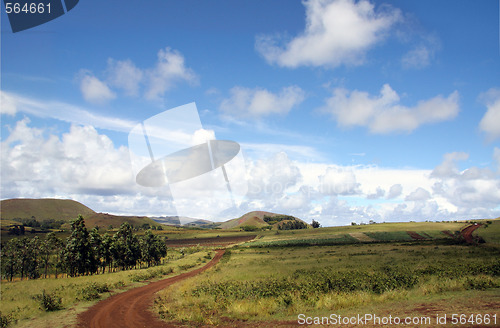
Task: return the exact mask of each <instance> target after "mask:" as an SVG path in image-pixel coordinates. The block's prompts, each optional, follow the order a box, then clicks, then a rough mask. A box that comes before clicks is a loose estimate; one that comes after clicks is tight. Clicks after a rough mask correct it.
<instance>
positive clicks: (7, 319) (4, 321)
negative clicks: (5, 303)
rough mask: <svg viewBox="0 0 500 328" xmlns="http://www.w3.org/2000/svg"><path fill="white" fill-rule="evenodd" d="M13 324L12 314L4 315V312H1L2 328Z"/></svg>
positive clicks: (0, 325) (0, 327)
mask: <svg viewBox="0 0 500 328" xmlns="http://www.w3.org/2000/svg"><path fill="white" fill-rule="evenodd" d="M11 322H12V314H8V315H3V314H2V312H0V328H6V327H8V326H9V325H10V323H11Z"/></svg>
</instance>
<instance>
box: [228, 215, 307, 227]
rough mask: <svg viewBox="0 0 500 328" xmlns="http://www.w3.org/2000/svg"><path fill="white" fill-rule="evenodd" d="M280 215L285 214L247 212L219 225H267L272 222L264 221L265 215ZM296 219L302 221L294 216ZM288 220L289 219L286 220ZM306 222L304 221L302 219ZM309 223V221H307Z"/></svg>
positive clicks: (274, 224)
mask: <svg viewBox="0 0 500 328" xmlns="http://www.w3.org/2000/svg"><path fill="white" fill-rule="evenodd" d="M265 216H267V217H280V216H283V214H276V213H272V212H265V211H252V212H249V213H247V214H244V215H242V216H241V217H239V218H236V219H232V220H229V221H226V222H222V223H220V224H219V227H220V228H221V229H234V228H239V227H243V226H253V227H257V228H260V227H265V226H269V225H270V224H269V223H267V222H265V221H264V217H265ZM294 219H295V220H298V221H302V220H300V219H297V218H294ZM285 221H288V220H285ZM285 221H281V222H279V223H273V224H271V225H272V226H276V225H279V224H282V223H283V222H285ZM302 222H304V221H302ZM304 223H305V222H304ZM306 224H307V223H306Z"/></svg>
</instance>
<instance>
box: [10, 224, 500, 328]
mask: <svg viewBox="0 0 500 328" xmlns="http://www.w3.org/2000/svg"><path fill="white" fill-rule="evenodd" d="M481 223H483V225H482V226H480V227H479V228H478V229H477V230H476V231H475V232H474V233H473V234H474V235H475V236H481V237H482V241H481V242H480V243H477V244H467V243H465V242H464V241H463V240H461V239H460V238H458V237H457V236H458V235H457V232H458V231H460V230H462V229H463V228H464V227H466V226H468V225H469V224H467V223H465V222H438V223H436V222H418V223H414V222H409V223H384V224H371V225H361V226H345V227H331V228H320V229H311V228H310V229H303V230H288V231H277V230H271V231H258V232H243V231H238V229H233V230H197V229H179V228H172V229H169V230H165V231H157V232H156V233H157V234H161V235H162V236H167V237H168V243H170V246H169V253H168V254H169V256H168V258H166V259H164V264H163V265H160V266H157V267H153V268H149V269H140V270H129V271H118V272H115V273H109V274H103V275H96V276H81V277H75V278H63V279H61V278H60V279H54V278H50V279H37V280H24V281H14V282H4V281H3V282H2V286H1V289H2V290H1V292H2V293H1V295H2V298H1V308H2V310H1V311H2V316H3V317H4V318H8V319H10V320H11V326H13V327H28V326H29V327H34V326H36V327H51V328H56V327H69V326H74V325H76V323H77V315H78V314H79V313H82V312H84V311H85V310H86V309H87V308H88V307H89V306H91V305H93V304H96V303H97V302H98V301H99V300H102V299H105V298H107V297H109V296H110V295H111V294H116V293H121V292H124V291H126V290H129V289H131V288H134V287H137V286H142V285H144V284H145V283H144V280H158V279H160V278H164V277H170V276H174V275H176V274H179V273H182V272H187V271H189V270H192V269H193V268H196V267H200V266H201V265H202V264H204V263H206V262H207V261H209V259H210V258H211V257H213V256H214V253H215V252H214V247H213V246H214V244H217V243H219V245H224V247H225V248H226V253H225V254H224V256H223V257H222V259H221V261H220V262H219V263H218V264H216V266H215V267H214V268H212V269H210V270H208V271H206V272H204V273H201V274H199V275H197V276H195V277H192V278H189V279H185V280H182V281H179V282H177V283H176V284H175V285H172V286H171V287H169V288H166V289H164V290H162V291H160V292H159V293H157V294H156V296H155V301H154V309H153V310H154V312H155V313H156V314H157V315H158V316H159V317H160V318H162V319H163V320H166V321H168V322H171V323H172V322H173V323H174V325H181V324H182V325H185V326H193V327H194V326H196V327H199V326H217V325H222V326H231V327H255V326H257V325H258V326H262V327H290V326H300V325H298V319H299V318H302V317H299V314H303V315H304V316H306V317H307V318H310V320H313V321H314V318H321V317H325V316H328V317H329V316H330V315H331V314H335V315H336V316H348V317H349V316H351V317H352V316H356V315H358V314H363V313H371V314H376V315H378V316H389V315H392V316H416V317H417V316H418V317H432V320H436V315H438V316H439V315H444V314H447V315H448V316H451V315H452V314H454V313H459V314H468V315H470V314H475V315H476V316H478V315H479V316H480V317H481V318H485V317H486V316H492V315H496V316H497V319H496V320H497V325H496V326H498V325H499V324H500V322H499V320H500V312H499V310H498V309H500V221H499V220H492V221H490V222H488V223H487V222H486V221H484V222H481ZM452 236H455V237H452ZM221 241H223V242H221ZM478 241H479V239H478ZM230 242H231V243H235V244H233V245H228V243H230ZM218 247H219V248H220V247H221V246H218ZM58 298H60V299H61V303H60V309H59V310H57V311H46V310H44V308H43V305H42V304H43V300H44V299H45V300H46V301H48V303H49V305H50V303H51V302H52V303H54V302H55V303H57V302H56V301H57V299H58ZM306 317H304V318H306ZM336 318H338V317H336ZM450 318H451V317H449V319H450ZM304 320H305V319H304ZM308 320H309V319H308ZM313 321H311V322H313ZM330 323H332V322H330ZM448 324H449V325H442V327H447V326H452V325H450V321H448ZM308 326H313V327H314V326H315V325H308ZM316 326H318V327H319V326H325V325H316ZM332 326H337V327H338V325H335V324H334V325H332ZM372 326H373V327H375V326H377V325H370V324H364V325H360V327H372ZM410 326H411V325H410ZM414 326H415V327H417V326H418V327H421V326H423V327H425V326H428V327H433V326H436V324H435V322H433V323H432V324H429V325H425V324H424V325H420V324H419V325H414ZM469 326H474V325H469ZM482 326H485V327H494V326H495V325H482ZM440 327H441V326H440Z"/></svg>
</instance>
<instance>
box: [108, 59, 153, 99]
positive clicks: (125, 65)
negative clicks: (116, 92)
mask: <svg viewBox="0 0 500 328" xmlns="http://www.w3.org/2000/svg"><path fill="white" fill-rule="evenodd" d="M106 75H107V80H108V81H109V84H110V85H112V86H113V87H116V88H120V89H123V90H124V91H125V93H126V94H127V95H130V96H136V95H138V93H139V88H140V84H141V82H142V80H143V78H144V72H143V71H142V70H141V69H139V68H137V67H136V66H135V64H134V63H133V62H132V61H131V60H130V59H128V60H114V59H112V58H110V59H108V68H107V72H106Z"/></svg>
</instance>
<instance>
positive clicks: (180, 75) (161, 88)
mask: <svg viewBox="0 0 500 328" xmlns="http://www.w3.org/2000/svg"><path fill="white" fill-rule="evenodd" d="M184 62H185V60H184V56H183V55H182V54H181V53H180V52H179V51H177V50H174V49H171V48H169V47H167V48H165V49H161V50H160V51H159V52H158V61H157V63H156V67H155V68H153V69H152V70H149V71H148V72H147V78H148V90H147V91H146V98H148V99H157V98H159V97H161V96H163V95H164V94H165V92H166V91H167V90H169V89H170V88H172V87H173V85H174V83H176V82H182V81H184V82H188V83H197V82H198V76H197V75H196V74H195V73H194V71H193V70H192V69H190V68H188V67H186V65H185V63H184Z"/></svg>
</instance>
